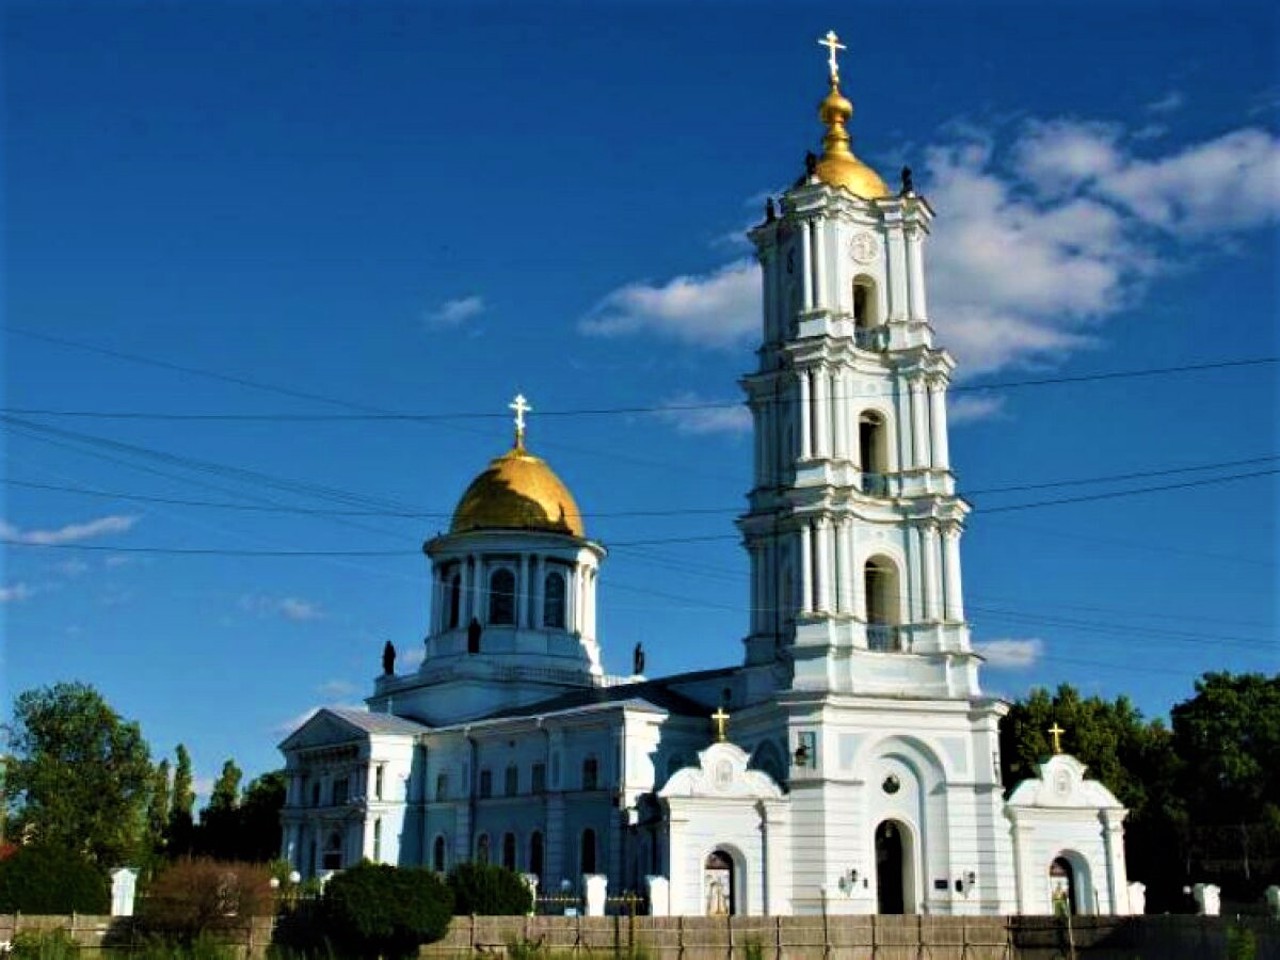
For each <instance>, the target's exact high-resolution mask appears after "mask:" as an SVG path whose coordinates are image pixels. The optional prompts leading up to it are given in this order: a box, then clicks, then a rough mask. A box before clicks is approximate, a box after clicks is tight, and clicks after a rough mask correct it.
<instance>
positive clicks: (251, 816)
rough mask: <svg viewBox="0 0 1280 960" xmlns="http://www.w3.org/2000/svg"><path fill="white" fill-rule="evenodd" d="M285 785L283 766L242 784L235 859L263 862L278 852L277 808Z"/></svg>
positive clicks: (278, 827)
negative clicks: (243, 787) (242, 790)
mask: <svg viewBox="0 0 1280 960" xmlns="http://www.w3.org/2000/svg"><path fill="white" fill-rule="evenodd" d="M287 789H288V780H287V779H286V777H285V772H284V771H283V770H274V771H272V772H271V773H264V774H263V775H262V776H260V777H258V778H257V779H255V780H253V781H252V782H251V783H250V784H249V786H247V787H245V790H244V797H243V799H242V800H241V801H240V809H239V818H238V820H239V826H238V829H237V831H236V839H237V849H236V859H238V860H247V861H249V862H250V863H265V862H266V861H268V860H272V859H274V858H276V857H278V856H280V811H281V810H282V809H284V800H285V794H286V792H287Z"/></svg>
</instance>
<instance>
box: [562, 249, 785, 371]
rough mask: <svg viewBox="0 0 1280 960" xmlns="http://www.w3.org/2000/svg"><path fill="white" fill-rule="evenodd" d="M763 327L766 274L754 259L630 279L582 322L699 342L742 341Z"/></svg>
mask: <svg viewBox="0 0 1280 960" xmlns="http://www.w3.org/2000/svg"><path fill="white" fill-rule="evenodd" d="M759 326H760V277H759V272H758V271H757V269H756V266H755V264H754V263H753V262H752V261H750V260H737V261H734V262H733V263H730V264H727V265H726V266H723V267H721V268H720V269H718V270H715V271H713V272H711V273H708V274H702V275H699V276H680V277H675V278H674V279H672V280H669V281H667V282H666V283H664V284H653V283H648V282H638V283H629V284H627V285H626V286H623V287H619V288H618V289H617V290H614V291H613V292H612V293H609V294H608V295H607V296H605V297H604V298H603V299H602V300H601V301H600V302H599V303H597V304H596V306H595V307H594V308H592V310H591V311H590V312H589V313H588V314H587V316H586V317H584V318H583V319H582V320H581V321H580V322H579V324H578V329H579V330H581V331H582V332H583V333H587V334H591V335H593V336H601V337H614V336H621V335H623V334H631V333H643V332H651V333H657V334H660V335H662V336H665V337H669V338H671V339H674V340H678V341H681V342H683V343H687V344H690V345H693V346H700V347H711V348H716V349H726V348H731V347H736V346H739V345H740V344H742V343H744V342H746V341H747V340H749V339H750V338H751V337H752V336H754V335H755V333H756V330H757V329H758V328H759Z"/></svg>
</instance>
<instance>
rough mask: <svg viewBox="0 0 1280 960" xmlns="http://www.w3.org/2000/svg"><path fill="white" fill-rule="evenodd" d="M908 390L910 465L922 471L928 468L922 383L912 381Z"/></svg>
mask: <svg viewBox="0 0 1280 960" xmlns="http://www.w3.org/2000/svg"><path fill="white" fill-rule="evenodd" d="M909 389H910V391H911V395H910V404H909V405H910V407H911V465H912V466H913V467H915V468H917V469H920V470H923V469H924V468H926V467H928V466H929V451H928V448H927V446H926V441H927V439H928V426H927V422H926V418H925V415H926V413H927V412H928V411H927V410H926V408H925V395H924V381H923V380H912V381H911V382H910V384H909Z"/></svg>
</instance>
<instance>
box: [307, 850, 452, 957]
mask: <svg viewBox="0 0 1280 960" xmlns="http://www.w3.org/2000/svg"><path fill="white" fill-rule="evenodd" d="M321 904H322V910H323V917H324V927H325V930H326V932H327V933H328V935H329V937H330V938H331V939H332V941H333V943H334V944H335V945H336V946H337V947H338V952H339V954H340V955H348V954H349V955H351V956H355V957H407V956H416V955H417V951H418V947H419V945H421V944H424V943H430V942H432V941H433V940H439V939H440V938H441V937H442V936H444V933H445V930H447V929H448V927H449V918H450V917H451V916H452V915H453V894H452V893H451V892H450V890H449V887H448V886H447V885H446V884H445V883H444V881H443V880H441V879H440V878H439V877H438V876H436V875H435V874H434V873H432V872H431V871H430V870H424V869H421V868H413V867H392V866H388V865H387V864H374V863H369V862H367V861H366V862H365V863H361V864H360V865H359V866H355V867H352V868H350V869H349V870H344V871H343V872H341V873H339V874H337V875H336V876H334V877H333V878H332V879H331V880H330V881H329V882H328V884H327V885H326V886H325V891H324V899H323V900H322V901H321Z"/></svg>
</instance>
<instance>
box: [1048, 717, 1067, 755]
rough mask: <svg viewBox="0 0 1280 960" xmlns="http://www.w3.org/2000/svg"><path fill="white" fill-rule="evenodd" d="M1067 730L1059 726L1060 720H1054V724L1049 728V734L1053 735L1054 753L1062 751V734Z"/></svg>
mask: <svg viewBox="0 0 1280 960" xmlns="http://www.w3.org/2000/svg"><path fill="white" fill-rule="evenodd" d="M1066 732H1067V731H1065V730H1063V729H1062V728H1061V727H1060V726H1058V721H1056V720H1055V721H1054V722H1053V726H1052V727H1050V728H1049V730H1048V733H1049V736H1051V737H1053V752H1054V753H1061V752H1062V735H1063V734H1064V733H1066Z"/></svg>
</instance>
